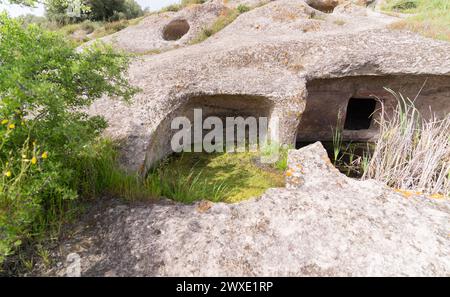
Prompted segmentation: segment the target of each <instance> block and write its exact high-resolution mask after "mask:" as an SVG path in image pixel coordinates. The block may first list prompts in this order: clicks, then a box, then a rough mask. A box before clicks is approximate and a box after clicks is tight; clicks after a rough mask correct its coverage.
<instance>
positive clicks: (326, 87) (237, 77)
mask: <svg viewBox="0 0 450 297" xmlns="http://www.w3.org/2000/svg"><path fill="white" fill-rule="evenodd" d="M223 7H224V6H223V5H222V4H221V3H218V2H213V1H210V2H207V3H205V4H203V5H197V6H193V7H187V8H186V9H183V10H181V11H179V12H177V13H176V14H161V15H154V16H150V17H148V18H146V19H144V20H143V21H142V22H141V23H140V24H139V25H138V26H135V27H129V28H127V29H125V30H123V31H120V32H117V33H116V34H113V35H112V36H111V37H109V38H113V37H114V39H115V42H114V43H113V44H114V46H116V47H119V48H122V49H131V50H132V51H134V52H142V51H145V50H147V49H149V48H158V49H163V52H162V53H159V54H153V55H143V56H140V57H139V58H138V59H136V60H135V61H134V62H133V63H132V65H131V67H130V69H129V78H130V82H131V83H132V84H134V85H136V86H137V87H140V88H141V89H142V92H141V93H139V94H137V95H136V96H135V97H134V98H133V100H132V102H131V103H130V104H128V105H127V104H123V103H120V102H116V101H113V100H110V99H108V98H103V99H101V100H98V101H96V102H95V103H94V104H93V106H92V107H91V109H90V112H91V114H100V115H103V116H104V117H105V118H106V119H107V120H108V121H109V124H110V126H109V128H108V130H107V132H106V133H107V134H108V136H110V137H112V138H113V139H118V140H120V141H121V143H122V158H121V160H122V161H123V164H124V166H125V167H126V168H128V169H130V170H138V169H141V170H142V171H145V170H146V169H147V168H149V166H151V164H152V163H153V162H156V161H158V160H159V159H160V158H162V157H164V156H165V155H167V154H169V153H170V146H169V144H170V135H171V134H170V133H165V132H164V131H166V130H167V129H166V128H165V127H167V119H168V118H169V117H170V116H171V115H173V114H175V113H177V112H178V111H181V110H185V108H187V107H189V106H190V105H189V102H192V99H193V98H205V101H204V102H201V101H199V102H197V103H198V104H197V105H196V106H197V107H202V106H203V108H205V109H208V106H209V105H210V101H211V100H216V99H217V102H215V106H216V107H217V108H219V109H223V108H227V109H228V108H229V106H227V104H226V102H227V101H225V99H224V98H233V100H234V101H233V102H235V101H236V100H238V101H239V100H241V101H242V102H246V99H248V98H254V97H255V96H258V97H262V98H264V101H267V102H268V105H270V109H267V112H265V115H267V116H268V117H269V118H274V117H278V118H279V119H280V121H279V131H280V133H279V135H278V138H277V139H275V140H276V141H278V142H279V143H286V144H290V145H293V144H294V143H295V141H296V140H297V141H302V140H305V141H316V140H323V141H325V140H329V139H330V135H331V128H330V126H331V125H334V124H335V123H336V120H337V114H338V113H339V111H340V110H341V112H342V115H343V116H345V112H346V109H347V105H348V102H349V100H350V99H351V98H356V99H370V98H373V96H374V95H375V96H377V97H379V98H383V99H384V100H386V101H390V100H392V99H393V98H391V97H389V94H387V93H386V92H385V90H384V89H383V87H390V88H392V89H393V90H394V91H398V92H401V93H403V94H404V95H406V96H409V97H413V98H414V97H415V96H416V94H417V93H418V91H419V90H420V88H421V86H422V84H423V83H424V82H425V81H427V83H426V84H425V86H424V89H423V90H422V92H421V95H420V96H419V97H418V98H417V100H416V103H417V104H418V105H419V107H420V109H421V110H423V111H426V112H428V110H429V108H431V109H432V110H434V111H436V112H437V113H439V114H440V115H445V114H447V113H448V112H450V105H449V104H448V102H449V101H450V90H449V88H450V60H449V59H448V57H449V56H450V44H449V43H446V42H442V41H436V40H431V39H428V38H424V37H421V36H418V35H416V34H413V33H407V32H402V31H391V30H389V29H388V28H387V25H389V24H390V23H392V22H395V21H398V19H397V18H395V17H392V16H387V15H383V14H378V13H375V12H373V11H369V10H366V9H365V8H362V9H363V10H364V11H367V13H364V14H360V13H357V14H347V13H346V12H345V10H342V11H340V10H339V12H336V11H335V12H333V13H331V14H328V13H322V12H320V11H317V10H315V9H313V8H311V7H310V6H308V5H307V4H306V3H305V2H303V1H300V0H279V1H272V2H269V3H268V4H265V5H263V6H260V7H258V8H255V9H252V10H250V11H248V12H246V13H243V14H241V15H240V16H239V17H238V18H237V19H236V20H234V21H233V22H232V23H231V24H229V25H228V26H226V27H225V28H224V29H222V30H221V31H219V32H218V33H216V34H214V35H213V36H211V37H210V38H208V39H207V40H205V41H203V42H202V43H200V44H196V45H186V44H187V42H189V40H191V38H192V34H194V35H195V32H198V31H196V30H197V29H196V28H197V26H200V23H199V22H200V20H203V21H206V20H208V22H214V20H216V19H217V16H218V15H220V11H221V9H223ZM339 7H340V6H339ZM194 16H196V17H198V18H197V21H192V20H193V18H194ZM173 19H176V20H186V21H187V22H188V23H189V26H190V29H189V31H188V33H186V35H184V36H183V37H182V38H181V39H179V40H175V41H166V40H164V39H163V38H162V33H161V32H162V30H163V28H164V26H165V25H167V24H170V22H171V21H172V20H173ZM203 21H202V22H203ZM153 30H156V31H153ZM150 32H156V33H155V35H153V33H151V34H150ZM147 34H148V35H147ZM156 35H157V38H158V41H157V42H156V41H155V40H154V39H153V38H154V37H155V36H156ZM159 42H161V43H159ZM158 44H159V45H164V46H163V47H158V46H157V45H158ZM166 46H168V47H166ZM173 47H179V48H177V49H176V50H168V49H170V48H173ZM214 98H215V99H214ZM195 100H197V99H195ZM243 104H244V103H243ZM236 105H237V107H238V105H239V104H236ZM210 115H214V113H213V112H211V113H210ZM367 125H368V126H369V129H362V130H355V131H352V130H349V131H344V136H345V137H347V138H348V139H349V140H357V139H360V140H365V139H370V138H372V137H375V136H376V135H375V134H376V126H374V125H373V123H368V124H367ZM367 125H366V126H367ZM169 127H170V126H169ZM166 132H167V131H166Z"/></svg>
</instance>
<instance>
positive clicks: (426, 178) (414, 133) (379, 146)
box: [363, 90, 450, 196]
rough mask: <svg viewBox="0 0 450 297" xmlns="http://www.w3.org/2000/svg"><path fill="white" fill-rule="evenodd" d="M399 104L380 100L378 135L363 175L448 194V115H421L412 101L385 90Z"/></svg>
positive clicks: (430, 192) (449, 177) (404, 186)
mask: <svg viewBox="0 0 450 297" xmlns="http://www.w3.org/2000/svg"><path fill="white" fill-rule="evenodd" d="M388 91H389V92H391V93H392V95H393V96H395V98H396V99H397V100H398V102H399V104H398V105H397V107H396V108H395V110H394V112H393V114H392V115H388V113H386V110H385V107H384V105H383V104H382V102H381V105H382V107H381V115H380V119H379V120H378V123H379V126H380V136H379V139H378V141H377V143H376V147H375V150H374V152H373V155H372V158H371V160H370V163H369V166H368V169H367V171H366V172H365V174H364V176H363V178H373V179H376V180H379V181H382V182H385V183H386V184H387V185H389V186H391V187H393V188H397V189H402V190H413V191H420V192H422V193H425V194H430V195H431V194H442V195H444V196H449V195H450V115H447V116H446V117H445V118H444V119H438V118H436V117H435V116H432V117H431V118H430V119H427V120H426V119H424V118H422V116H421V114H420V113H419V111H418V110H417V108H416V107H415V106H414V101H412V100H410V99H408V98H404V97H403V96H402V95H401V94H396V93H395V92H393V91H392V90H388Z"/></svg>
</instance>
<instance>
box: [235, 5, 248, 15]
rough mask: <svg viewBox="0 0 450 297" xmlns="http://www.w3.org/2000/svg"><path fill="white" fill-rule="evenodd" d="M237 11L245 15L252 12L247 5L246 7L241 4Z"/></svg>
mask: <svg viewBox="0 0 450 297" xmlns="http://www.w3.org/2000/svg"><path fill="white" fill-rule="evenodd" d="M237 10H238V11H239V13H244V12H247V11H250V7H248V6H247V5H244V4H239V5H238V7H237Z"/></svg>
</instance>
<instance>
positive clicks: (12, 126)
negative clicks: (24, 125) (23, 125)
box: [8, 124, 16, 129]
mask: <svg viewBox="0 0 450 297" xmlns="http://www.w3.org/2000/svg"><path fill="white" fill-rule="evenodd" d="M8 128H9V129H14V128H16V125H14V124H9V126H8Z"/></svg>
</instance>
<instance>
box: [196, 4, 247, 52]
mask: <svg viewBox="0 0 450 297" xmlns="http://www.w3.org/2000/svg"><path fill="white" fill-rule="evenodd" d="M239 14H240V12H239V10H238V9H231V8H229V9H225V10H224V11H223V12H222V14H221V15H220V16H219V17H218V18H217V19H216V21H215V22H214V23H213V24H212V25H211V26H210V27H206V28H203V30H202V31H201V32H200V34H199V35H198V36H197V37H196V38H194V39H193V40H192V41H191V44H196V43H200V42H202V41H204V40H206V39H208V38H209V37H211V36H212V35H214V34H216V33H217V32H219V31H221V30H222V29H223V28H225V27H226V26H228V25H229V24H231V23H232V22H233V21H234V20H235V19H236V18H237V17H238V16H239Z"/></svg>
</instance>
